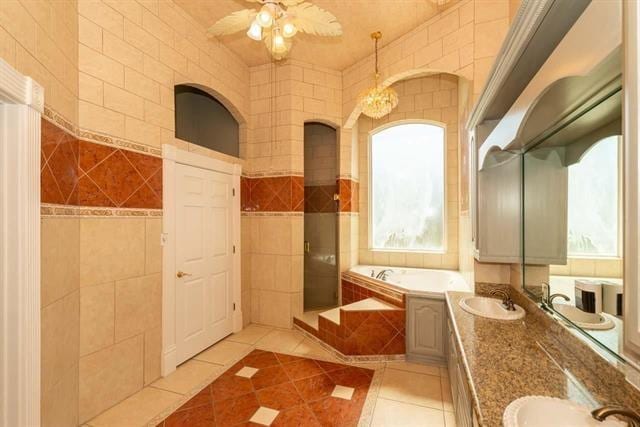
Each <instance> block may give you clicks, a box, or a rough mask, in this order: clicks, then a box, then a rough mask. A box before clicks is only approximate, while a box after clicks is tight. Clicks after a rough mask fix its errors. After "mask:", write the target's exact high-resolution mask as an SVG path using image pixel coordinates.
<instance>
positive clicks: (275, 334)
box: [256, 329, 304, 353]
mask: <svg viewBox="0 0 640 427" xmlns="http://www.w3.org/2000/svg"><path fill="white" fill-rule="evenodd" d="M302 340H304V335H302V333H300V332H298V331H294V330H291V329H274V330H273V331H271V332H269V333H268V334H267V335H265V336H264V337H262V338H260V340H259V341H258V342H257V343H256V347H257V348H259V349H262V350H271V351H281V352H286V353H290V352H292V351H293V350H294V349H295V348H296V347H297V346H298V345H299V344H300V343H301V342H302Z"/></svg>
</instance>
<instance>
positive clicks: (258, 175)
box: [242, 170, 304, 178]
mask: <svg viewBox="0 0 640 427" xmlns="http://www.w3.org/2000/svg"><path fill="white" fill-rule="evenodd" d="M242 176H243V177H245V178H274V177H279V176H301V177H304V172H300V171H295V170H286V171H270V172H246V173H243V174H242Z"/></svg>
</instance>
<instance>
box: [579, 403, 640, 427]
mask: <svg viewBox="0 0 640 427" xmlns="http://www.w3.org/2000/svg"><path fill="white" fill-rule="evenodd" d="M611 415H621V416H623V417H625V418H627V419H628V420H629V425H630V426H631V427H639V426H640V415H638V413H637V412H636V411H634V410H633V409H629V408H624V407H622V406H603V407H602V408H598V409H594V410H593V411H591V416H592V417H593V418H594V419H596V420H598V421H600V422H602V421H604V420H605V419H607V417H609V416H611Z"/></svg>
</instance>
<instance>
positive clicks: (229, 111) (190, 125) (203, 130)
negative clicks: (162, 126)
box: [174, 82, 247, 159]
mask: <svg viewBox="0 0 640 427" xmlns="http://www.w3.org/2000/svg"><path fill="white" fill-rule="evenodd" d="M174 94H175V100H174V102H175V121H176V130H175V132H176V135H175V136H176V138H177V139H180V140H183V141H187V142H189V143H191V144H195V145H198V146H200V147H203V148H206V149H209V150H212V151H215V152H218V153H222V154H225V155H229V156H232V157H235V158H240V159H244V158H245V157H246V148H245V147H246V141H247V119H246V118H245V116H244V114H243V113H242V112H241V111H240V110H239V109H238V108H237V107H236V106H235V105H234V104H233V103H232V102H231V101H229V99H228V98H227V97H225V96H224V95H222V94H221V93H220V92H219V91H217V90H215V89H213V88H210V87H208V86H205V85H201V84H197V83H188V82H187V83H180V84H176V85H175V86H174Z"/></svg>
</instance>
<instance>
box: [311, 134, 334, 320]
mask: <svg viewBox="0 0 640 427" xmlns="http://www.w3.org/2000/svg"><path fill="white" fill-rule="evenodd" d="M336 145H337V135H336V130H335V129H333V128H331V127H329V126H326V125H323V124H320V123H307V124H305V126H304V309H305V311H309V310H314V309H321V308H325V307H335V306H337V305H338V266H337V259H336V258H337V257H336V252H337V251H336V242H337V239H336V235H337V226H336V224H337V220H338V216H337V207H338V203H337V201H336V200H335V199H334V195H335V194H336V192H337V188H336Z"/></svg>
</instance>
